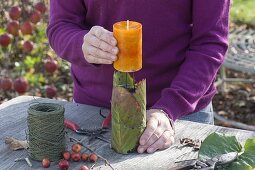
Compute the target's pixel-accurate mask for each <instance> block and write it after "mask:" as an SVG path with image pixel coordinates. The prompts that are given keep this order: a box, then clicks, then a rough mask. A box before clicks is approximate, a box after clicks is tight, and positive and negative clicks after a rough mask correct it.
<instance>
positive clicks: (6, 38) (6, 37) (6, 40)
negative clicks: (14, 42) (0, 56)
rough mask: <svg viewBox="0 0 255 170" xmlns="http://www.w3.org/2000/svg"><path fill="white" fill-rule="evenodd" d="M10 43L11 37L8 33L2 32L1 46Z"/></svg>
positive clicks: (6, 45) (0, 37)
mask: <svg viewBox="0 0 255 170" xmlns="http://www.w3.org/2000/svg"><path fill="white" fill-rule="evenodd" d="M10 43H11V37H10V36H9V35H8V34H3V35H1V36H0V45H1V46H2V47H8V45H9V44H10Z"/></svg>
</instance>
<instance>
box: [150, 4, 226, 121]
mask: <svg viewBox="0 0 255 170" xmlns="http://www.w3.org/2000/svg"><path fill="white" fill-rule="evenodd" d="M229 8H230V0H213V1H205V0H195V1H193V6H192V20H193V21H192V24H193V28H192V37H191V40H190V46H189V49H188V50H187V52H186V55H185V60H184V62H183V64H182V66H181V67H180V69H179V71H178V74H177V75H176V77H175V78H174V80H173V81H172V83H171V85H170V87H169V88H166V89H163V91H162V93H161V97H160V99H159V100H158V101H157V102H156V103H155V104H154V105H153V106H152V108H158V109H162V110H164V111H165V112H166V113H168V114H169V116H170V117H171V118H172V119H173V120H176V119H178V118H180V117H182V116H184V115H187V114H188V113H192V112H194V110H195V108H196V106H197V103H198V101H199V100H200V98H201V97H202V96H203V95H204V94H205V93H206V92H207V90H208V88H209V87H210V86H211V84H212V83H213V81H214V79H215V77H216V74H217V71H218V69H219V68H220V66H221V64H222V63H223V60H224V55H225V53H226V51H227V48H228V26H229Z"/></svg>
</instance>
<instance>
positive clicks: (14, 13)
mask: <svg viewBox="0 0 255 170" xmlns="http://www.w3.org/2000/svg"><path fill="white" fill-rule="evenodd" d="M9 16H10V18H11V19H13V20H18V19H19V18H20V16H21V9H20V7H18V6H13V7H11V9H10V10H9Z"/></svg>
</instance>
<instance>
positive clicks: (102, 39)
mask: <svg viewBox="0 0 255 170" xmlns="http://www.w3.org/2000/svg"><path fill="white" fill-rule="evenodd" d="M116 45H117V41H116V39H115V38H114V37H113V33H112V32H110V31H108V30H106V29H104V28H103V27H100V26H94V27H92V28H91V29H90V31H89V32H88V33H87V34H86V35H85V36H84V41H83V45H82V51H83V54H84V57H85V59H86V60H87V62H88V63H92V64H112V63H113V61H115V60H116V59H117V53H118V48H117V47H116Z"/></svg>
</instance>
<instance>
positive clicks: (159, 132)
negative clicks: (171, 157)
mask: <svg viewBox="0 0 255 170" xmlns="http://www.w3.org/2000/svg"><path fill="white" fill-rule="evenodd" d="M163 133H164V130H163V129H162V128H161V127H160V126H158V128H157V129H156V130H155V131H154V133H153V134H152V135H151V137H150V138H149V140H148V141H147V142H146V144H145V145H144V146H143V148H145V149H147V148H149V147H150V146H151V145H152V144H153V143H155V142H156V141H157V140H159V139H160V137H161V135H162V134H163Z"/></svg>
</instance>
